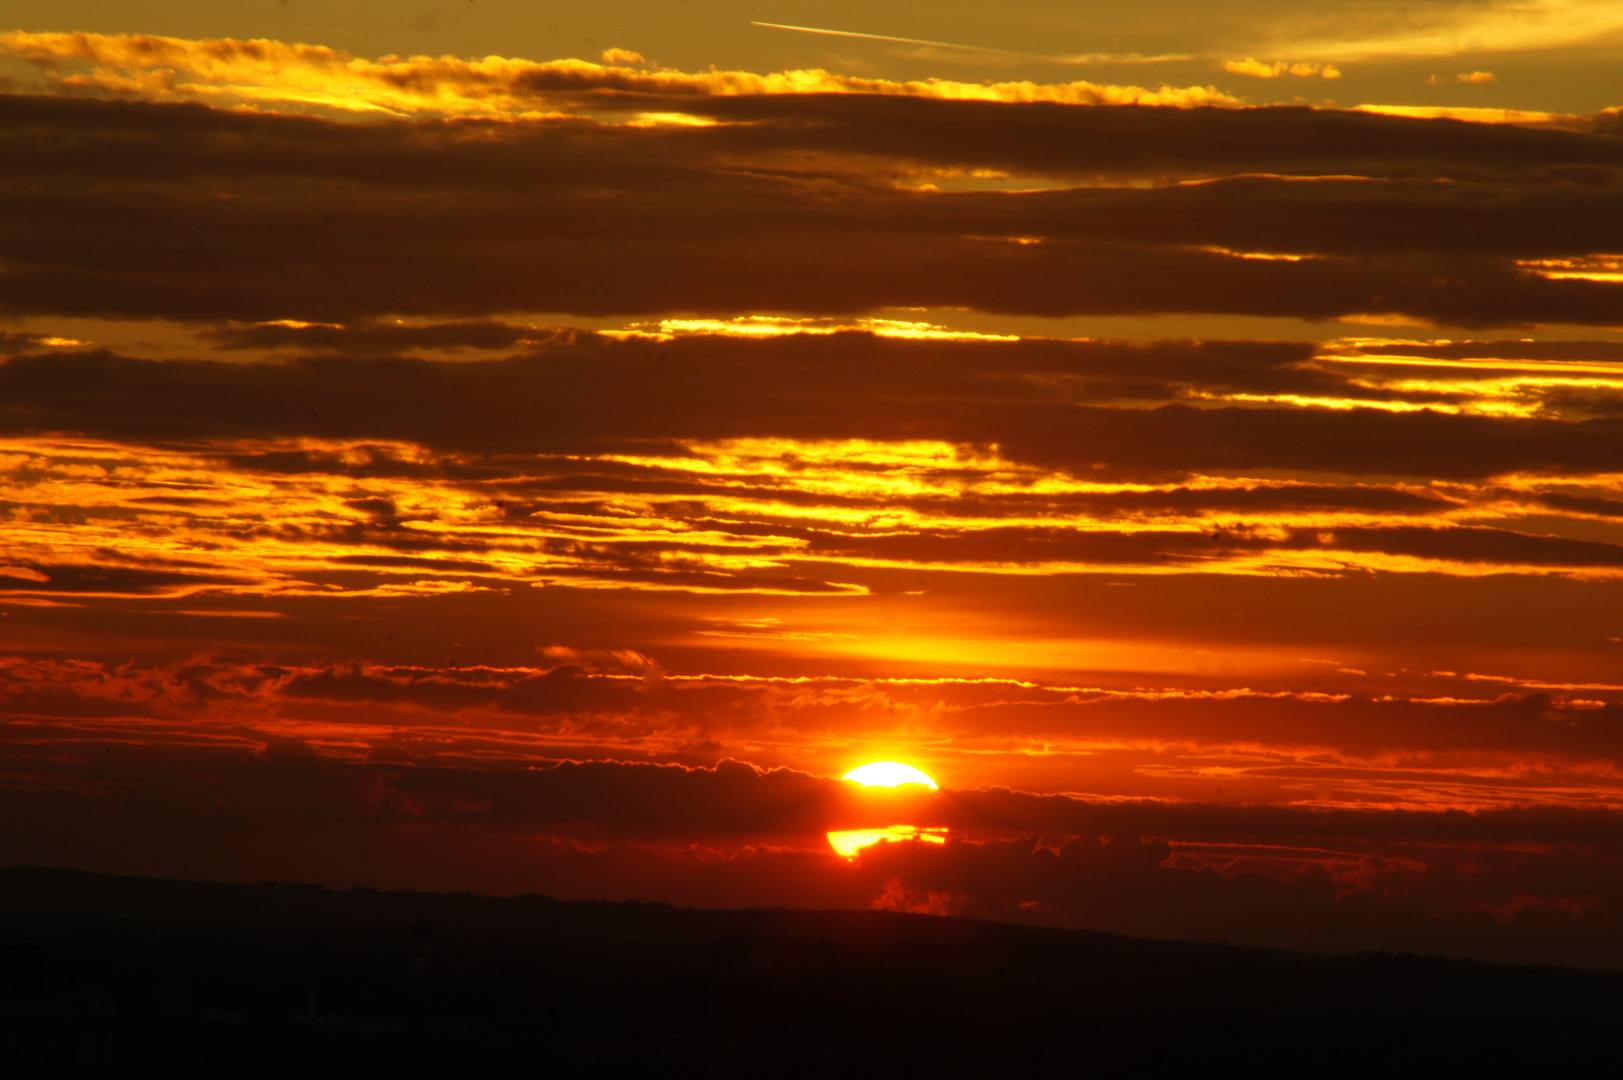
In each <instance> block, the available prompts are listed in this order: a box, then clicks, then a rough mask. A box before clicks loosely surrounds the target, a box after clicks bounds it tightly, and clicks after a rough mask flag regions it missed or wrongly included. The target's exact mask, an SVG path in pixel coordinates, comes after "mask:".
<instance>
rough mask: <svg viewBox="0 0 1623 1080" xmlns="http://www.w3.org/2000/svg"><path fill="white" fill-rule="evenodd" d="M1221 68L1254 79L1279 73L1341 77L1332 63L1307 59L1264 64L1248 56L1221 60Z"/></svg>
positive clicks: (1303, 76) (1276, 76)
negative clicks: (1319, 62)
mask: <svg viewBox="0 0 1623 1080" xmlns="http://www.w3.org/2000/svg"><path fill="white" fill-rule="evenodd" d="M1223 70H1224V71H1227V72H1229V73H1230V74H1231V75H1250V76H1251V77H1252V78H1256V79H1277V78H1279V77H1280V76H1281V75H1295V76H1296V77H1297V78H1299V79H1305V78H1307V77H1309V76H1312V75H1317V76H1319V77H1320V78H1324V79H1339V78H1341V71H1340V69H1339V68H1337V67H1336V66H1335V65H1334V64H1314V63H1308V62H1307V61H1297V62H1296V63H1291V62H1289V61H1286V60H1277V61H1275V62H1274V63H1272V64H1265V63H1262V62H1261V61H1259V60H1256V59H1253V58H1252V57H1249V56H1248V57H1246V58H1245V59H1244V60H1225V61H1223Z"/></svg>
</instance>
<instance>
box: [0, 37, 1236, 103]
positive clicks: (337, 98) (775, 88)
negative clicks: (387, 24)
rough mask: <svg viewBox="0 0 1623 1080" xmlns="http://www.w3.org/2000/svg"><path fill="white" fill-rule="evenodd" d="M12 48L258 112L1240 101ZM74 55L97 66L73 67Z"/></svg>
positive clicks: (156, 41) (630, 61)
mask: <svg viewBox="0 0 1623 1080" xmlns="http://www.w3.org/2000/svg"><path fill="white" fill-rule="evenodd" d="M0 50H4V51H6V52H10V53H12V54H13V55H16V56H20V57H22V58H24V59H26V60H27V61H29V62H30V63H33V64H35V65H36V66H37V67H39V68H40V69H41V70H42V71H44V72H46V73H47V76H48V78H49V79H50V82H51V85H53V86H54V87H56V88H58V89H60V90H63V91H68V92H85V93H100V94H107V95H115V96H122V95H129V96H138V97H141V98H145V99H147V100H153V101H202V102H206V103H208V104H211V105H221V106H244V107H249V108H259V109H277V108H282V109H291V110H299V109H316V110H335V111H337V112H340V113H343V112H350V113H358V114H367V113H374V114H380V115H394V116H407V115H420V114H428V115H436V116H466V117H533V116H544V115H547V114H549V113H552V112H555V111H557V110H568V109H570V108H572V107H578V106H579V105H580V104H581V103H582V102H581V98H582V96H583V95H586V96H590V95H597V98H596V99H595V104H596V106H597V107H599V108H605V107H606V108H609V109H611V110H614V111H639V112H643V111H647V112H652V113H658V112H659V111H661V110H663V111H666V112H670V113H680V112H682V111H683V109H682V104H683V101H684V99H688V98H693V97H705V96H735V95H749V94H816V93H835V94H851V93H855V94H883V95H897V96H904V97H926V98H950V99H957V100H971V101H1007V102H1014V101H1048V102H1059V103H1065V104H1087V105H1104V104H1110V105H1130V104H1140V105H1179V106H1198V105H1233V104H1237V102H1236V101H1235V99H1234V98H1232V97H1230V96H1229V95H1227V94H1224V93H1222V92H1220V91H1218V90H1215V89H1213V88H1211V87H1199V86H1192V87H1182V88H1176V87H1162V88H1160V89H1156V90H1146V89H1144V88H1142V87H1137V86H1110V85H1103V84H1098V83H1091V82H1070V83H1054V84H1040V83H1032V82H1007V83H985V84H983V83H965V82H954V81H951V80H944V79H926V80H919V81H911V82H897V81H892V80H886V79H875V78H863V77H859V76H853V75H841V74H834V73H831V72H827V71H823V70H819V69H811V70H804V71H785V72H780V73H776V74H770V75H757V74H753V73H751V72H746V71H709V72H701V73H685V72H680V71H674V70H670V69H667V68H661V67H658V66H655V65H651V64H649V63H648V62H647V61H645V60H643V59H642V57H641V56H640V55H638V54H636V53H632V52H628V51H626V50H622V49H611V50H609V51H608V52H606V53H604V55H603V60H604V63H602V64H597V63H593V62H591V61H587V60H574V59H570V60H554V61H547V62H535V61H530V60H519V59H508V58H505V57H500V56H487V57H485V58H483V59H462V58H458V57H453V56H441V57H429V56H414V57H410V58H401V57H397V56H389V57H384V58H382V59H379V60H366V59H362V58H358V57H355V56H353V55H351V54H349V53H346V52H343V51H341V50H337V49H331V48H327V47H325V46H317V45H302V44H290V43H284V42H280V41H268V40H254V41H236V40H233V39H230V38H224V39H209V40H190V39H185V38H172V37H158V36H154V35H150V34H91V33H71V34H68V33H29V32H25V31H20V30H14V31H8V32H6V33H3V34H0ZM63 63H80V64H85V65H88V66H89V68H90V70H89V71H86V72H82V73H72V74H62V73H60V72H59V71H58V70H57V69H58V67H59V65H61V64H63ZM616 95H635V96H638V97H640V98H646V99H650V100H653V99H657V100H659V101H661V102H663V103H664V104H662V105H660V106H659V107H657V108H655V109H652V110H649V109H647V108H645V107H642V106H638V107H635V108H633V109H632V110H624V107H623V105H622V104H621V103H620V102H619V101H616V100H615V96H616Z"/></svg>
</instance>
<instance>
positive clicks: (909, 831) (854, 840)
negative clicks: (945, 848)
mask: <svg viewBox="0 0 1623 1080" xmlns="http://www.w3.org/2000/svg"><path fill="white" fill-rule="evenodd" d="M881 840H893V841H902V840H918V841H920V842H922V843H926V844H945V843H946V842H947V830H946V829H944V828H922V829H921V828H918V827H916V826H913V825H889V826H886V827H885V828H883V829H842V830H836V831H834V832H831V833H829V834H828V844H829V846H830V847H832V848H833V849H834V852H835V854H837V855H839V856H840V857H841V858H844V859H854V858H856V857H857V852H859V851H861V850H862V849H863V848H865V847H868V846H869V845H870V844H877V843H879V841H881Z"/></svg>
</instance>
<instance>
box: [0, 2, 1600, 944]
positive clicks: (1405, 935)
mask: <svg viewBox="0 0 1623 1080" xmlns="http://www.w3.org/2000/svg"><path fill="white" fill-rule="evenodd" d="M791 21H793V20H791ZM1485 25H1486V24H1485ZM0 29H3V28H0ZM75 29H77V30H86V31H90V32H88V33H78V34H74V33H69V32H67V31H70V30H75ZM126 29H128V28H127V27H122V26H117V25H113V24H111V23H109V24H107V25H105V26H103V27H100V28H97V27H95V26H94V25H93V24H81V25H80V26H78V27H70V26H58V27H54V28H51V29H45V28H43V27H39V26H34V27H30V28H28V29H26V30H19V31H14V32H10V33H0V51H4V53H5V55H6V57H7V58H8V60H7V62H8V63H10V64H11V65H12V66H11V67H10V68H8V69H7V70H8V71H13V72H15V73H17V74H15V77H13V78H12V81H11V82H10V83H9V84H7V86H8V87H9V90H10V91H11V92H9V93H7V94H4V95H3V96H0V140H3V141H4V145H5V146H6V147H7V148H8V149H7V150H5V154H6V157H7V160H8V162H9V163H10V164H8V168H7V170H6V172H5V175H4V176H3V177H0V187H3V189H4V192H5V197H4V199H3V200H0V205H3V206H4V207H5V209H4V210H0V215H3V218H4V229H3V230H0V357H3V360H0V732H3V734H0V821H5V822H8V825H7V826H6V827H5V828H4V830H0V859H4V860H6V861H8V862H47V863H54V864H60V865H75V866H85V867H91V868H97V869H109V870H121V871H130V872H141V873H166V874H181V875H186V876H202V877H225V878H247V879H258V878H262V877H268V876H279V877H286V878H297V879H302V880H323V881H326V882H327V883H329V884H334V885H350V884H356V883H363V884H371V885H380V886H391V885H393V886H400V885H406V886H412V887H427V888H456V889H462V888H469V889H482V890H488V891H497V892H511V891H522V890H537V891H546V892H550V893H553V894H556V895H562V896H605V897H611V898H617V897H625V896H640V897H642V898H645V899H670V900H672V901H675V902H681V903H695V904H700V903H702V904H716V905H725V906H733V905H744V904H760V903H770V904H797V905H807V906H848V907H849V906H854V907H862V906H869V905H880V906H891V907H897V906H900V907H907V908H912V909H916V910H929V911H938V912H941V911H946V912H952V913H962V914H976V915H984V916H988V917H997V918H1012V919H1035V920H1038V921H1046V922H1052V923H1057V924H1062V925H1078V926H1090V927H1097V928H1102V929H1112V930H1121V931H1124V932H1131V933H1146V934H1159V935H1164V936H1181V937H1206V938H1213V939H1220V940H1235V941H1255V942H1262V943H1268V944H1277V945H1286V946H1291V947H1303V946H1306V947H1310V948H1318V949H1344V948H1364V947H1382V948H1413V949H1420V950H1427V951H1445V952H1454V953H1459V954H1464V955H1476V956H1485V957H1498V958H1517V959H1533V960H1554V961H1559V962H1583V963H1606V964H1613V965H1615V964H1619V963H1623V921H1620V919H1619V912H1620V911H1623V874H1620V866H1623V861H1620V854H1623V849H1620V848H1619V846H1618V845H1619V843H1620V836H1623V830H1620V825H1623V772H1620V769H1619V754H1620V751H1623V644H1620V640H1623V614H1620V613H1623V314H1620V313H1623V236H1619V235H1615V234H1616V233H1617V232H1618V225H1617V224H1616V223H1617V222H1619V221H1623V202H1620V197H1619V195H1618V192H1619V191H1623V186H1620V183H1619V177H1620V175H1623V174H1620V169H1623V142H1620V141H1619V136H1618V132H1619V131H1623V128H1619V126H1618V124H1617V116H1616V114H1615V112H1612V113H1609V112H1606V111H1604V106H1605V104H1607V103H1602V104H1601V105H1595V106H1593V107H1590V108H1588V110H1587V111H1581V110H1580V107H1579V105H1577V104H1573V103H1570V102H1569V103H1566V104H1562V105H1559V106H1554V105H1551V104H1550V103H1549V102H1547V101H1542V100H1534V99H1533V98H1531V97H1530V98H1528V99H1527V100H1526V101H1525V102H1524V103H1523V104H1525V106H1526V108H1524V109H1522V110H1521V112H1519V113H1516V114H1514V115H1512V114H1509V113H1504V112H1503V110H1504V109H1515V108H1517V107H1518V106H1517V103H1516V102H1514V101H1500V102H1499V104H1497V105H1496V106H1495V107H1496V108H1499V109H1500V110H1501V112H1500V113H1498V114H1496V115H1493V116H1489V115H1487V114H1486V113H1459V114H1458V115H1459V116H1461V117H1464V119H1447V118H1444V119H1434V118H1429V117H1428V116H1425V115H1419V114H1417V113H1416V110H1422V109H1429V108H1432V104H1431V103H1430V102H1429V99H1426V98H1424V97H1423V96H1421V95H1420V93H1419V92H1418V91H1417V92H1416V95H1415V96H1413V97H1411V98H1406V99H1402V100H1392V99H1388V102H1383V103H1382V109H1380V110H1373V109H1345V108H1332V107H1328V106H1324V105H1322V103H1320V105H1319V107H1308V106H1307V105H1306V104H1297V105H1289V106H1270V105H1266V104H1258V103H1257V102H1256V100H1255V98H1254V97H1247V96H1246V95H1244V94H1241V93H1239V92H1238V91H1236V90H1234V89H1231V88H1229V87H1228V84H1220V83H1219V82H1217V81H1213V80H1211V79H1205V80H1204V81H1197V80H1194V79H1191V80H1189V81H1187V82H1185V83H1183V84H1172V83H1167V82H1158V81H1155V80H1153V79H1151V78H1149V77H1148V76H1143V73H1139V76H1134V77H1135V78H1137V81H1136V82H1134V81H1128V80H1127V79H1126V78H1125V77H1124V78H1123V79H1117V78H1116V76H1118V75H1123V72H1127V73H1128V74H1129V75H1130V74H1131V71H1129V69H1130V68H1132V67H1133V65H1132V64H1129V63H1127V62H1126V61H1119V62H1118V61H1115V60H1113V61H1111V62H1110V63H1112V64H1116V65H1117V67H1115V68H1111V69H1110V70H1108V71H1095V70H1093V68H1091V67H1088V68H1087V70H1080V69H1079V70H1077V71H1071V72H1069V73H1068V74H1067V75H1066V77H1064V78H1057V77H1052V76H1053V73H1052V72H1049V71H1048V70H1047V69H1046V68H1043V67H1042V65H1041V64H1037V65H1036V66H1031V65H1027V67H1024V68H1020V67H1018V66H1016V67H1014V68H1009V69H1007V70H1001V71H980V70H977V71H969V70H966V69H964V68H963V67H962V66H954V65H953V64H952V63H947V62H946V61H943V64H944V66H943V67H941V68H940V69H939V70H940V72H941V74H940V76H939V77H934V78H932V77H930V76H927V75H924V74H921V73H920V72H918V71H915V70H913V69H912V68H911V67H909V66H908V65H910V64H913V63H914V62H915V61H917V60H918V57H916V56H912V54H908V56H907V57H903V58H902V59H900V60H898V61H897V66H896V68H895V69H894V70H887V69H885V68H884V67H883V66H882V65H878V64H877V61H876V63H875V64H872V65H869V66H868V67H862V66H861V65H852V66H848V67H847V68H845V69H842V68H840V66H839V65H838V64H833V63H830V64H825V65H822V66H818V65H815V64H811V63H808V64H805V65H804V66H801V67H798V68H790V69H768V68H764V67H763V68H762V69H760V70H746V69H745V68H743V67H735V68H717V69H712V70H704V69H700V68H695V69H693V70H690V71H681V70H677V69H675V68H670V67H664V66H662V65H661V64H659V63H657V62H654V61H650V60H646V59H644V58H643V57H642V56H641V55H638V54H636V53H633V52H631V51H630V50H629V46H630V45H632V44H640V43H637V42H631V41H627V42H624V43H621V44H623V45H625V46H627V47H626V48H623V49H619V50H610V51H608V52H603V51H602V48H607V47H608V46H609V45H612V44H615V43H613V42H603V43H601V44H602V48H599V49H598V50H597V51H596V52H593V53H591V54H590V55H589V59H568V58H564V59H553V60H542V59H537V60H526V59H513V58H503V57H501V56H488V55H487V56H484V57H483V58H478V59H476V58H472V57H458V56H453V55H439V56H434V57H430V56H429V55H427V54H424V55H421V56H411V57H407V58H405V59H402V58H401V57H400V56H384V55H381V54H378V55H373V56H365V55H358V54H355V53H353V52H346V51H344V50H343V49H337V48H332V47H327V46H322V45H312V44H295V43H293V42H281V41H274V40H260V41H252V42H248V41H241V40H204V39H201V38H185V37H175V36H171V37H134V36H129V35H128V34H121V32H122V31H124V30H126ZM154 29H157V30H162V29H164V28H163V27H155V28H154ZM103 31H105V32H103ZM1483 32H1484V33H1486V32H1487V31H1483ZM785 33H789V32H787V31H786V32H785ZM921 36H922V37H925V38H930V39H931V40H935V38H933V37H932V36H931V35H930V34H923V35H921ZM673 40H674V39H673ZM841 40H845V39H841ZM853 40H854V39H853ZM1338 40H1340V39H1338ZM1346 40H1347V41H1351V40H1352V39H1351V38H1347V39H1346ZM1360 40H1362V41H1363V45H1361V46H1359V47H1360V48H1364V49H1365V53H1364V54H1362V55H1364V56H1373V55H1375V54H1374V53H1373V52H1370V51H1369V50H1372V49H1375V45H1372V44H1370V41H1371V40H1373V39H1360ZM1300 42H1301V43H1307V44H1300V48H1299V50H1298V52H1297V53H1292V54H1290V55H1289V56H1286V55H1279V54H1273V53H1268V54H1263V53H1261V52H1260V51H1255V50H1253V51H1254V52H1255V53H1256V55H1258V56H1262V57H1263V59H1260V60H1254V62H1255V63H1257V64H1259V65H1261V64H1263V63H1264V60H1266V62H1267V63H1268V64H1274V63H1283V62H1286V61H1289V62H1290V63H1292V64H1295V63H1302V64H1307V63H1308V62H1309V61H1311V62H1312V63H1313V64H1317V65H1319V66H1318V67H1317V68H1315V69H1314V70H1313V71H1311V72H1309V73H1308V74H1309V75H1311V76H1312V77H1313V78H1314V79H1317V80H1319V81H1321V82H1323V81H1325V74H1324V67H1323V65H1325V64H1327V63H1331V64H1337V65H1339V66H1346V68H1347V73H1346V75H1345V77H1347V78H1351V77H1353V74H1354V73H1356V71H1357V70H1358V68H1357V64H1358V63H1359V62H1360V61H1359V56H1360V54H1359V53H1358V52H1357V50H1356V49H1354V48H1352V46H1351V45H1347V46H1346V50H1345V51H1344V52H1343V53H1340V54H1336V53H1334V52H1333V51H1329V50H1327V49H1319V51H1317V52H1315V51H1314V49H1313V48H1309V47H1308V44H1310V43H1311V42H1310V39H1309V38H1307V37H1302V38H1301V39H1300ZM1321 44H1322V42H1321ZM1343 44H1346V42H1343ZM351 47H353V46H352V45H351ZM863 47H864V48H870V47H871V48H874V49H880V50H881V51H880V52H876V53H874V54H873V55H875V56H878V57H881V58H882V57H883V56H886V55H890V54H887V53H885V52H883V48H900V47H901V46H899V45H895V43H892V45H891V46H884V45H883V43H882V42H881V43H880V44H878V45H875V44H873V43H872V42H871V41H870V42H869V44H868V45H864V46H863ZM998 47H999V48H1006V49H1012V47H1007V46H998ZM1214 47H1215V46H1214ZM1406 47H1407V46H1406ZM1315 48H1317V46H1315ZM1013 51H1018V50H1013ZM1490 51H1491V50H1490ZM1214 55H1215V54H1214ZM1417 55H1418V54H1417ZM1251 56H1252V53H1246V54H1245V55H1239V54H1236V55H1233V56H1228V57H1227V58H1226V59H1224V58H1223V57H1221V56H1220V57H1218V59H1217V60H1213V61H1211V63H1215V64H1218V66H1219V67H1221V65H1222V64H1235V65H1240V66H1242V67H1243V65H1242V64H1241V61H1242V60H1244V59H1247V58H1250V57H1251ZM1338 56H1339V57H1344V58H1346V59H1340V60H1338ZM824 59H827V58H826V57H824ZM902 60H906V62H905V63H903V62H902ZM1046 62H1047V61H1044V63H1046ZM1181 62H1182V61H1180V63H1181ZM1464 62H1465V61H1463V60H1462V61H1461V63H1464ZM1472 62H1473V63H1474V61H1472ZM1483 62H1484V63H1486V62H1487V61H1483ZM1033 63H1034V64H1035V61H1033ZM1089 63H1090V64H1091V63H1092V61H1089ZM1084 66H1086V65H1084ZM1210 66H1211V65H1210V64H1208V67H1210ZM1304 70H1305V69H1304ZM1484 70H1485V69H1484ZM1045 72H1046V75H1045ZM1231 73H1232V72H1231ZM1140 76H1142V77H1140ZM1255 76H1256V72H1250V73H1249V74H1247V73H1246V72H1243V71H1242V72H1240V73H1239V76H1237V77H1244V78H1254V77H1255ZM1269 77H1270V78H1275V77H1277V78H1280V79H1300V78H1305V77H1306V76H1304V75H1301V74H1300V73H1297V74H1292V73H1291V70H1290V69H1289V67H1288V66H1287V67H1286V68H1281V69H1280V70H1279V71H1278V72H1274V73H1273V75H1270V76H1269ZM1264 81H1266V80H1264ZM1331 81H1334V80H1331ZM1477 82H1478V83H1483V84H1485V83H1486V82H1487V80H1477ZM1460 85H1462V86H1463V85H1476V84H1472V83H1468V82H1466V83H1461V84H1460ZM1282 100H1287V101H1288V100H1289V99H1282ZM1495 100H1496V101H1498V99H1495ZM1576 100H1577V99H1574V101H1576ZM1388 105H1390V107H1388ZM1460 107H1461V108H1464V107H1465V106H1463V105H1462V106H1460ZM1535 112H1537V113H1539V115H1537V116H1535V115H1533V114H1534V113H1535ZM1507 120H1509V121H1515V122H1504V121H1507ZM1489 121H1493V122H1489ZM877 759H893V760H899V761H905V762H909V763H912V764H914V765H917V766H918V767H920V768H922V769H924V770H925V771H926V772H928V773H929V774H930V775H931V776H933V777H934V778H935V779H936V780H937V781H938V782H939V784H940V785H941V787H940V790H939V791H936V792H922V791H913V792H909V791H906V790H901V791H898V792H888V793H887V792H878V791H859V790H856V789H854V787H853V785H851V784H849V783H844V782H841V781H839V780H838V779H836V778H838V777H839V776H841V775H842V774H843V773H844V772H846V771H847V770H848V769H850V768H852V767H853V766H855V765H859V764H861V763H863V762H865V761H872V760H877ZM890 825H908V826H913V827H915V828H919V829H924V828H929V829H945V830H946V832H945V833H936V832H932V833H927V834H905V833H897V834H895V835H896V836H898V837H901V838H900V839H897V840H895V841H893V842H890V843H885V844H879V845H876V846H873V847H870V848H867V849H864V850H863V851H862V852H860V853H859V854H858V855H857V856H856V858H854V859H844V858H841V857H840V856H839V855H837V854H836V853H835V852H834V851H833V850H831V848H830V847H829V845H828V842H827V838H826V834H827V833H828V832H829V831H830V830H856V829H869V830H871V829H881V828H883V827H885V826H890ZM909 835H912V837H913V838H911V839H908V838H906V837H907V836H909ZM941 836H945V837H946V842H945V843H937V842H936V841H937V840H939V839H940V837H941ZM1330 926H1336V927H1340V933H1339V936H1337V937H1336V938H1335V940H1330V938H1329V936H1328V934H1327V928H1328V927H1330Z"/></svg>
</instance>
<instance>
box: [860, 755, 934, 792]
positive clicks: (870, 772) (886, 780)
mask: <svg viewBox="0 0 1623 1080" xmlns="http://www.w3.org/2000/svg"><path fill="white" fill-rule="evenodd" d="M840 779H842V780H855V781H856V782H857V783H859V784H861V785H862V786H863V787H897V786H899V785H901V784H923V785H924V786H925V787H927V788H931V789H934V788H935V787H936V782H935V781H934V780H932V779H930V777H929V776H928V775H926V774H925V773H924V772H923V770H921V769H915V768H914V767H913V766H911V765H904V764H902V763H901V762H900V761H870V762H869V763H868V764H866V765H859V766H858V767H857V768H855V769H852V770H851V771H850V772H848V773H846V774H845V775H844V776H842V777H840Z"/></svg>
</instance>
